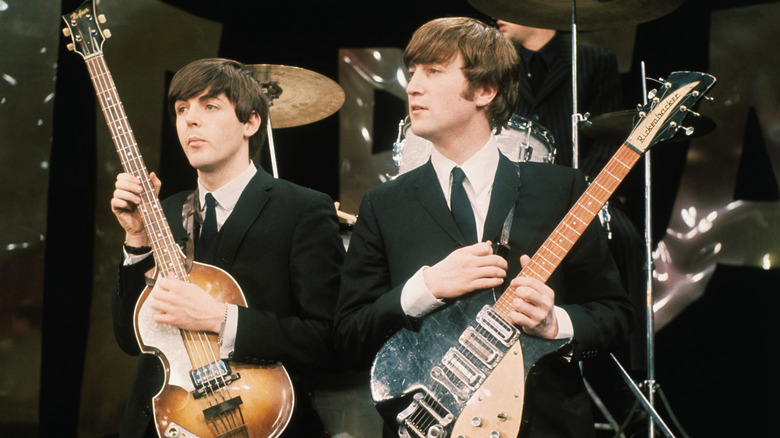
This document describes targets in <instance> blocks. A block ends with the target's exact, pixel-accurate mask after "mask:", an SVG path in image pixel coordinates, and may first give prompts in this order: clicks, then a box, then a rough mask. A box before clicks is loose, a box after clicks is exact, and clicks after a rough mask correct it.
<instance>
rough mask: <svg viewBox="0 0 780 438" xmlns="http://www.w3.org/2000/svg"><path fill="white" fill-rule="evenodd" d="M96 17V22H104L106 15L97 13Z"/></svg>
mask: <svg viewBox="0 0 780 438" xmlns="http://www.w3.org/2000/svg"><path fill="white" fill-rule="evenodd" d="M97 19H98V23H100V24H104V23H105V22H106V16H105V15H103V14H100V15H98V16H97Z"/></svg>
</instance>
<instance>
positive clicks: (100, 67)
mask: <svg viewBox="0 0 780 438" xmlns="http://www.w3.org/2000/svg"><path fill="white" fill-rule="evenodd" d="M86 64H87V68H88V71H89V72H90V77H91V78H92V82H93V85H94V86H95V89H96V90H97V94H98V98H99V100H100V102H101V109H102V111H103V115H104V117H105V118H106V120H107V121H108V122H109V123H108V125H109V128H110V129H111V134H112V138H113V140H114V141H115V144H116V146H117V152H118V153H119V155H120V157H121V158H122V160H121V161H122V164H123V167H125V171H126V172H129V173H131V174H133V175H135V176H136V177H138V178H139V179H140V180H141V185H142V188H143V190H142V193H141V197H142V201H143V202H142V207H141V208H140V211H141V214H142V216H143V218H144V222H145V223H147V224H150V225H155V226H154V227H150V229H155V230H162V232H160V231H156V232H153V233H148V234H149V237H150V240H151V241H152V246H153V247H154V248H155V249H156V251H154V254H155V255H156V256H157V257H159V258H161V259H162V260H161V263H160V264H159V265H160V275H165V276H167V274H168V273H169V272H171V271H173V272H174V274H175V275H176V276H177V278H179V279H182V280H184V281H188V280H189V279H188V275H187V273H186V271H185V270H184V268H183V266H182V263H176V262H175V261H176V259H174V258H172V257H175V255H176V253H177V252H179V251H178V248H177V247H176V244H175V243H174V242H173V238H172V235H171V234H170V230H168V229H165V228H166V227H167V222H166V221H165V218H164V217H163V216H162V214H161V209H160V208H159V207H158V206H159V200H158V199H157V198H156V195H154V186H153V184H152V183H151V179H150V178H149V176H148V172H147V171H146V167H145V165H144V164H143V159H142V157H141V155H140V153H139V152H137V142H136V141H135V139H134V137H133V134H132V129H130V127H129V125H128V123H127V117H126V115H125V114H124V111H123V108H122V106H121V101H120V99H119V96H118V93H117V92H116V87H115V86H114V85H113V80H112V78H111V75H110V72H109V70H108V68H107V65H106V64H105V59H104V58H103V57H102V56H95V57H92V58H90V59H87V60H86ZM112 91H113V93H112ZM145 206H149V209H147V208H146V207H145ZM149 210H151V211H149ZM161 226H162V228H161ZM166 231H167V232H166ZM174 248H175V250H174ZM179 261H180V259H179ZM180 332H181V333H182V336H183V338H184V341H185V344H187V343H188V342H189V344H190V345H191V346H195V347H196V350H197V343H198V342H197V341H196V340H195V338H194V337H193V335H192V333H191V332H190V331H188V330H181V331H180ZM199 341H200V344H201V346H202V347H203V349H204V350H205V347H206V346H208V349H209V350H210V351H211V357H212V358H214V359H215V360H214V361H213V362H216V355H215V354H214V349H213V346H212V345H211V343H210V342H209V341H208V337H206V336H205V334H204V333H202V332H201V333H200V334H199ZM191 350H192V349H191V348H190V349H188V353H191ZM191 361H192V358H191ZM205 365H206V363H202V364H201V366H205ZM219 379H220V381H221V387H222V388H226V385H225V380H224V376H222V375H221V374H220V376H219ZM225 391H226V393H227V397H225V393H224V392H225ZM206 392H207V393H209V392H211V391H210V390H209V387H208V386H207V390H206ZM229 397H230V393H229V390H223V394H222V398H223V400H224V399H229ZM215 401H217V399H215ZM209 403H211V400H210V398H209ZM242 417H243V415H242ZM234 421H235V420H234V419H232V422H234Z"/></svg>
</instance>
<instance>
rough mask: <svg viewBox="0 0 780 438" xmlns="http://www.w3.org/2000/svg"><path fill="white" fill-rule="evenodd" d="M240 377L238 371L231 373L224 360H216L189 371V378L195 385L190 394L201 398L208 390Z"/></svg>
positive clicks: (227, 383) (220, 386)
mask: <svg viewBox="0 0 780 438" xmlns="http://www.w3.org/2000/svg"><path fill="white" fill-rule="evenodd" d="M240 378H241V375H240V374H239V373H235V374H231V372H230V365H228V363H227V362H225V361H224V360H218V361H216V362H212V363H210V364H208V365H205V366H202V367H200V368H198V369H194V370H192V371H190V379H192V383H193V384H194V385H195V391H193V392H192V396H193V397H195V398H196V399H198V398H201V397H203V396H205V395H206V394H208V393H209V392H213V391H216V390H217V389H219V388H222V387H225V386H227V385H229V384H231V383H232V382H234V381H236V380H238V379H240Z"/></svg>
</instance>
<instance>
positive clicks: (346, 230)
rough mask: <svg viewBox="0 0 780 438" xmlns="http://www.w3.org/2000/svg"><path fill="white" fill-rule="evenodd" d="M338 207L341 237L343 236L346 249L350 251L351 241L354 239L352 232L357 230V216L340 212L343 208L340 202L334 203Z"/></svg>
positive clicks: (342, 240)
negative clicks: (340, 208)
mask: <svg viewBox="0 0 780 438" xmlns="http://www.w3.org/2000/svg"><path fill="white" fill-rule="evenodd" d="M333 205H334V206H335V207H336V216H338V218H339V235H341V243H343V244H344V249H345V250H348V249H349V241H350V239H352V230H353V229H354V228H355V223H356V222H357V216H354V215H351V214H349V213H345V212H343V211H341V210H339V207H340V206H341V203H340V202H334V203H333Z"/></svg>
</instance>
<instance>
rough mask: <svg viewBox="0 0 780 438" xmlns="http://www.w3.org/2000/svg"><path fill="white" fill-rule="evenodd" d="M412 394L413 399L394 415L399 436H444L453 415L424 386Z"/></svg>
mask: <svg viewBox="0 0 780 438" xmlns="http://www.w3.org/2000/svg"><path fill="white" fill-rule="evenodd" d="M421 391H422V392H418V393H416V394H414V401H413V402H412V403H411V404H409V406H408V407H407V408H406V409H404V410H403V411H401V412H400V413H399V414H398V416H397V417H396V421H398V436H399V437H401V438H412V437H416V438H430V437H441V438H444V437H445V434H444V431H445V428H446V427H447V426H448V425H449V424H450V423H452V420H454V419H455V416H454V415H452V413H450V411H448V410H447V408H445V407H444V406H442V404H441V403H439V401H438V400H436V399H435V398H434V397H433V396H432V395H431V394H430V393H429V392H428V391H427V390H426V389H425V388H423V389H421Z"/></svg>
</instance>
